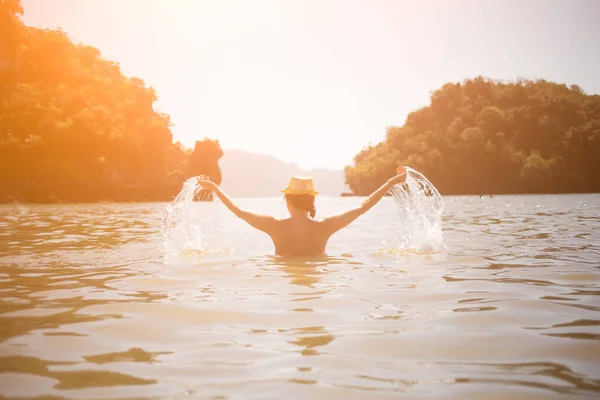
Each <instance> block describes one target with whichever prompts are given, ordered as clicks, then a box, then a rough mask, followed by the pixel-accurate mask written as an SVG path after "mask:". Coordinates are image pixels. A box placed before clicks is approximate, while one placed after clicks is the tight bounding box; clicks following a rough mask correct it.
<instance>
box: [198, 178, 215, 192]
mask: <svg viewBox="0 0 600 400" xmlns="http://www.w3.org/2000/svg"><path fill="white" fill-rule="evenodd" d="M196 179H198V185H200V186H202V189H206V190H215V188H216V187H217V184H216V183H214V182H212V181H211V180H209V179H208V176H206V175H200V176H198V177H196Z"/></svg>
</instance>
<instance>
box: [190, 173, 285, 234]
mask: <svg viewBox="0 0 600 400" xmlns="http://www.w3.org/2000/svg"><path fill="white" fill-rule="evenodd" d="M198 183H199V184H200V186H202V188H203V189H207V190H212V191H213V192H214V193H215V194H216V195H217V197H219V199H220V200H221V202H222V203H223V204H225V207H227V208H228V209H229V210H230V211H231V212H232V213H233V214H235V216H236V217H238V218H241V219H243V220H244V221H246V222H247V223H249V224H250V225H252V226H253V227H254V228H256V229H258V230H261V231H263V232H266V233H268V234H270V233H271V232H273V231H274V230H275V228H276V226H277V219H275V218H273V217H271V216H270V215H263V214H257V213H254V212H252V211H247V210H242V209H241V208H239V207H238V206H237V205H236V204H235V203H234V202H233V200H231V198H230V197H229V196H228V195H227V193H225V192H224V191H223V190H222V189H221V188H220V187H219V186H218V185H217V184H216V183H214V182H212V181H210V180H208V177H206V176H200V177H198Z"/></svg>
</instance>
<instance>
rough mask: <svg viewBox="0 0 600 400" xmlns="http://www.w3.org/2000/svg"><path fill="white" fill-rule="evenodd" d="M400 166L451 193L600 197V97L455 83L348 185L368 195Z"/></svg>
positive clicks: (515, 85)
mask: <svg viewBox="0 0 600 400" xmlns="http://www.w3.org/2000/svg"><path fill="white" fill-rule="evenodd" d="M401 164H402V165H408V166H410V167H413V168H415V169H416V170H418V171H420V172H422V173H424V174H425V175H426V176H427V177H428V178H429V179H430V180H431V181H432V183H433V184H434V185H435V186H436V187H438V189H439V190H440V191H441V192H443V193H447V194H451V193H454V194H458V193H471V194H485V193H550V192H598V191H600V179H598V177H597V174H598V171H600V96H598V95H586V94H585V93H584V92H583V91H582V90H581V89H580V88H579V87H578V86H571V87H567V86H566V85H561V84H557V83H552V82H547V81H544V80H538V81H528V80H519V81H516V82H512V83H503V82H498V81H492V80H489V79H485V78H482V77H477V78H475V79H470V80H466V81H464V82H462V83H456V84H453V83H448V84H446V85H444V86H443V87H442V88H440V89H439V90H436V91H435V92H434V93H432V94H431V103H430V105H429V106H427V107H424V108H422V109H420V110H417V111H415V112H413V113H411V114H410V115H409V116H408V117H407V119H406V122H405V124H404V126H402V127H391V128H388V130H387V135H386V138H385V140H384V141H382V142H381V143H379V144H377V145H376V146H370V147H368V148H366V149H364V150H363V151H361V152H360V153H358V154H357V155H356V157H355V158H354V163H353V165H352V166H348V167H346V170H345V172H346V183H347V184H348V185H349V186H350V188H351V190H352V191H353V192H354V193H355V194H359V195H366V194H369V193H370V192H371V191H372V190H373V189H375V188H377V187H379V186H380V185H381V184H382V183H383V182H384V181H385V180H386V179H388V178H389V177H390V176H392V175H393V171H394V169H395V166H396V165H401Z"/></svg>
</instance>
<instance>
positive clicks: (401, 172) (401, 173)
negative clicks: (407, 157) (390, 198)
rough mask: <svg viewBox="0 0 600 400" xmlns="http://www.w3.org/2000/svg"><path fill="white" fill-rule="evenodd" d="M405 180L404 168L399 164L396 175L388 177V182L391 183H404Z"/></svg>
mask: <svg viewBox="0 0 600 400" xmlns="http://www.w3.org/2000/svg"><path fill="white" fill-rule="evenodd" d="M405 181H406V168H404V166H402V165H401V166H399V167H398V169H397V170H396V176H394V177H393V178H390V180H389V182H390V183H391V184H392V185H397V184H399V183H404V182H405Z"/></svg>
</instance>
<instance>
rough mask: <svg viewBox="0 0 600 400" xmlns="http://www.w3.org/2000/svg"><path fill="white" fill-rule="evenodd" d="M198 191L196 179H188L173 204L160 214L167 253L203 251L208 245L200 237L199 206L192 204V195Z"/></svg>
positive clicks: (200, 219) (201, 236) (200, 215)
mask: <svg viewBox="0 0 600 400" xmlns="http://www.w3.org/2000/svg"><path fill="white" fill-rule="evenodd" d="M197 190H200V186H199V185H198V182H197V179H196V177H193V178H189V179H188V180H186V181H185V182H184V184H183V188H182V189H181V191H180V192H179V194H178V195H177V196H176V197H175V199H174V200H173V202H172V203H171V204H170V205H169V206H168V207H167V208H166V209H165V211H164V212H163V214H162V218H161V222H162V234H163V237H164V243H165V249H166V251H167V253H170V254H174V253H177V254H179V253H182V252H185V251H190V250H192V251H194V250H199V251H202V250H205V249H207V248H208V245H207V244H206V243H205V241H204V240H203V235H202V214H201V212H200V211H199V206H201V205H200V204H195V203H194V194H195V193H196V192H197Z"/></svg>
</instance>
